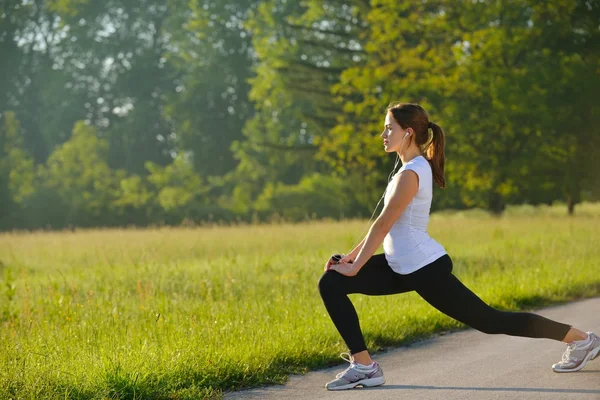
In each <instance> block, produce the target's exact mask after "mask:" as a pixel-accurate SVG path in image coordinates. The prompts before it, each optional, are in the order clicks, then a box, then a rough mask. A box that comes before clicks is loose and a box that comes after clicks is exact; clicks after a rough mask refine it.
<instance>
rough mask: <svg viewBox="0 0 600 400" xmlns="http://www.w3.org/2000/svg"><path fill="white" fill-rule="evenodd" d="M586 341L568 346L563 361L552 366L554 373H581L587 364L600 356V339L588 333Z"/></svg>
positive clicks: (579, 341)
mask: <svg viewBox="0 0 600 400" xmlns="http://www.w3.org/2000/svg"><path fill="white" fill-rule="evenodd" d="M587 334H588V338H587V339H586V340H578V341H576V342H572V343H569V344H567V350H566V351H565V352H564V354H563V356H562V360H561V361H560V362H558V363H556V364H554V365H553V366H552V370H553V371H554V372H575V371H579V370H580V369H582V368H583V367H585V364H586V363H587V362H588V361H590V360H593V359H594V358H596V357H598V354H600V337H599V336H598V335H596V334H595V333H593V332H587Z"/></svg>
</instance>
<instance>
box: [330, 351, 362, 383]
mask: <svg viewBox="0 0 600 400" xmlns="http://www.w3.org/2000/svg"><path fill="white" fill-rule="evenodd" d="M344 356H348V357H347V358H346V357H344ZM340 357H341V358H342V360H344V361H348V362H349V363H350V366H349V367H348V368H346V369H345V370H343V371H342V372H340V373H338V374H337V375H336V376H335V377H336V378H339V377H340V376H342V375H344V374H345V373H346V372H348V370H350V369H356V368H358V367H359V364H358V363H356V362H354V361H353V360H352V355H350V353H346V352H344V353H340Z"/></svg>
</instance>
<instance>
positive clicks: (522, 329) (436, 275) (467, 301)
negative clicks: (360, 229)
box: [409, 256, 600, 372]
mask: <svg viewBox="0 0 600 400" xmlns="http://www.w3.org/2000/svg"><path fill="white" fill-rule="evenodd" d="M451 271H452V261H451V260H450V257H448V256H444V257H441V258H440V259H438V260H436V261H435V262H433V263H432V264H430V265H428V266H426V267H423V268H422V269H421V270H419V271H416V272H414V273H413V274H410V275H409V276H411V279H413V282H412V285H413V286H414V287H415V290H416V291H417V293H419V295H421V297H423V298H424V299H425V300H426V301H427V302H428V303H429V304H431V305H432V306H434V307H435V308H437V309H438V310H440V311H441V312H443V313H444V314H446V315H449V316H450V317H452V318H454V319H457V320H458V321H460V322H462V323H465V324H467V325H469V326H471V327H473V328H475V329H477V330H480V331H482V332H485V333H492V334H493V333H503V334H506V335H512V336H524V337H532V338H548V339H554V340H559V341H563V342H567V343H568V345H567V350H566V351H565V353H564V354H563V357H562V360H561V361H560V362H558V363H556V364H554V365H552V370H553V371H554V372H575V371H579V370H580V369H581V368H583V367H584V366H585V365H586V363H587V362H588V361H590V360H593V359H594V358H596V357H598V355H600V336H598V335H596V334H594V333H593V332H588V333H585V332H583V331H580V330H579V329H575V328H573V327H571V326H570V325H567V324H563V323H560V322H556V321H553V320H551V319H548V318H544V317H542V316H541V315H537V314H534V313H529V312H509V311H500V310H496V309H494V308H492V307H490V306H489V305H487V304H486V303H484V302H483V301H482V300H481V299H480V298H479V297H477V296H476V295H475V294H474V293H473V292H472V291H471V290H469V289H468V288H467V287H466V286H465V285H463V284H462V282H460V281H459V280H458V279H457V278H456V277H455V276H454V275H452V273H451Z"/></svg>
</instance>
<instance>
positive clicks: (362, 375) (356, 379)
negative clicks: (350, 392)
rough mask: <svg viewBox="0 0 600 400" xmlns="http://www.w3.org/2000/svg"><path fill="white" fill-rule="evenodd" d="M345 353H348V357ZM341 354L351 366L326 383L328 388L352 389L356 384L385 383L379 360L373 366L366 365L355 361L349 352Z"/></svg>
mask: <svg viewBox="0 0 600 400" xmlns="http://www.w3.org/2000/svg"><path fill="white" fill-rule="evenodd" d="M344 355H348V358H346V357H344ZM340 356H341V357H342V358H343V359H344V360H346V361H348V362H349V363H350V366H349V367H348V368H346V369H345V370H344V371H342V372H340V373H339V374H337V375H336V377H335V379H334V380H332V381H331V382H327V384H326V385H325V387H326V388H327V389H329V390H343V389H352V388H354V387H356V386H365V387H367V386H379V385H383V384H384V383H385V378H384V377H383V371H382V370H381V367H380V366H379V363H377V361H374V362H373V365H372V366H371V367H366V366H364V365H360V364H357V363H355V362H354V361H353V360H352V356H351V355H350V354H349V353H342V354H341V355H340Z"/></svg>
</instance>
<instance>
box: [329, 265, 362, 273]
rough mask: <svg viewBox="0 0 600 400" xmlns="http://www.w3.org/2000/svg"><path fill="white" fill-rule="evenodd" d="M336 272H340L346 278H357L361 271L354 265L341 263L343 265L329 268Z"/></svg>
mask: <svg viewBox="0 0 600 400" xmlns="http://www.w3.org/2000/svg"><path fill="white" fill-rule="evenodd" d="M329 269H332V270H334V271H337V272H339V273H340V274H342V275H346V276H356V274H358V271H359V269H357V268H356V266H355V265H354V264H352V263H341V264H333V265H331V266H330V267H329Z"/></svg>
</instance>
